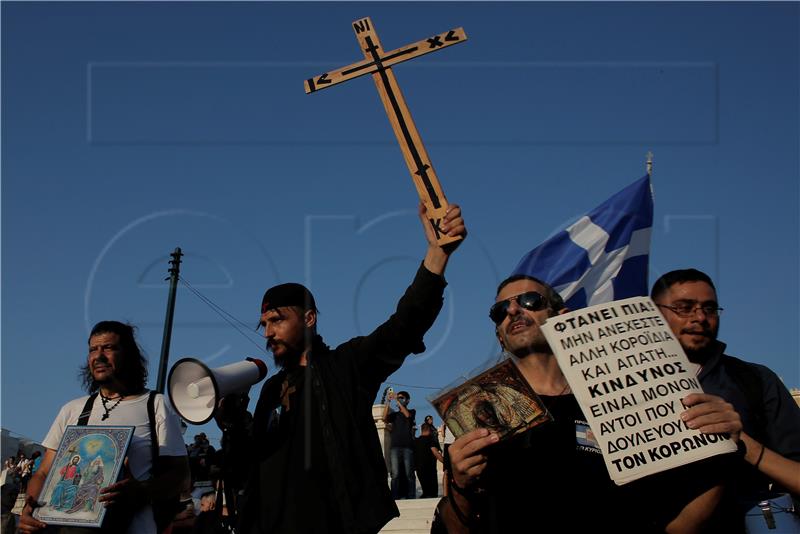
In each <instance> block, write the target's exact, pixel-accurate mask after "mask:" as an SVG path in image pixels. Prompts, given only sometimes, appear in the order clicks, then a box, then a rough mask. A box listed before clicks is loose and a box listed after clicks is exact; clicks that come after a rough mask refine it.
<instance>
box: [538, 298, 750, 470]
mask: <svg viewBox="0 0 800 534" xmlns="http://www.w3.org/2000/svg"><path fill="white" fill-rule="evenodd" d="M542 332H543V333H544V335H545V337H546V338H547V341H548V343H549V344H550V347H551V348H552V349H553V353H554V354H555V355H556V359H557V360H558V365H559V366H560V367H561V370H562V371H563V373H564V376H565V377H566V378H567V381H568V382H569V385H570V387H571V388H572V391H573V393H574V394H575V398H576V399H577V400H578V403H579V404H580V406H581V409H582V410H583V413H584V415H585V416H586V419H587V421H588V422H589V427H590V428H591V429H592V431H593V433H594V435H595V437H596V438H597V441H598V443H599V444H600V448H601V450H602V451H603V458H604V460H605V463H606V467H607V468H608V472H609V474H610V475H611V479H612V480H614V482H616V483H617V484H619V485H621V484H625V483H627V482H631V481H633V480H636V479H638V478H642V477H644V476H647V475H651V474H653V473H658V472H660V471H664V470H667V469H671V468H673V467H677V466H679V465H684V464H688V463H691V462H695V461H697V460H702V459H704V458H708V457H710V456H714V455H716V454H722V453H726V452H732V451H735V450H736V445H735V444H734V443H733V442H732V441H731V440H730V437H729V436H728V435H726V434H702V433H701V432H700V431H698V430H692V429H690V428H689V427H687V426H686V424H685V423H684V422H683V421H682V420H681V418H680V414H681V412H683V411H684V410H685V409H686V408H685V407H684V406H683V404H682V402H681V399H683V398H684V397H686V396H687V395H689V394H690V393H702V392H703V390H702V389H701V388H700V382H699V380H698V379H697V371H698V366H697V365H695V364H693V363H691V362H689V359H688V358H687V357H686V354H685V353H684V352H683V349H682V348H681V346H680V344H679V343H678V341H677V340H676V339H675V338H674V337H673V335H672V331H671V330H670V328H669V325H668V324H667V322H666V320H664V317H663V316H662V315H661V313H660V312H659V311H658V308H657V307H656V306H655V304H654V303H653V301H652V300H650V299H649V298H648V297H634V298H630V299H625V300H620V301H616V302H610V303H604V304H598V305H596V306H590V307H588V308H583V309H581V310H578V311H574V312H571V313H567V314H564V315H557V316H555V317H551V318H550V319H548V320H547V322H546V323H545V324H543V325H542Z"/></svg>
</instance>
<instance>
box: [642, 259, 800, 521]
mask: <svg viewBox="0 0 800 534" xmlns="http://www.w3.org/2000/svg"><path fill="white" fill-rule="evenodd" d="M651 298H652V299H653V301H655V303H656V305H657V306H658V307H659V308H660V309H661V312H662V313H663V314H664V317H665V318H666V319H667V322H668V323H669V325H670V327H671V329H672V331H673V333H674V334H675V337H676V338H677V339H678V341H679V342H680V344H681V346H682V347H683V350H684V351H685V352H686V355H687V356H688V357H689V360H690V361H692V362H694V363H696V364H698V365H701V366H702V370H701V371H700V374H699V379H700V383H701V384H702V386H703V389H704V390H705V391H707V392H710V393H713V394H715V395H719V396H720V397H722V398H724V399H726V400H728V401H729V402H730V403H731V404H733V406H734V407H735V408H736V411H737V412H738V413H739V414H740V416H741V420H742V426H743V431H742V432H741V440H742V442H743V443H744V445H745V446H746V447H747V452H746V454H745V455H744V460H745V462H744V463H742V462H740V463H739V464H738V470H737V475H736V477H735V480H736V482H737V485H736V487H737V493H738V497H739V500H740V503H739V504H740V505H741V507H742V508H743V509H742V511H743V512H744V511H746V510H747V509H750V508H751V507H753V506H754V505H756V503H758V502H759V501H761V500H763V499H764V498H766V497H768V496H769V495H770V494H769V492H768V485H769V484H770V482H772V483H777V484H778V485H779V486H780V487H782V488H783V489H785V490H787V491H789V492H790V493H792V494H794V495H795V496H798V495H800V407H798V406H797V404H796V403H795V402H794V400H793V399H792V396H791V394H790V393H789V391H788V390H787V389H786V387H785V386H784V385H783V383H782V382H781V381H780V379H779V378H778V376H777V375H776V374H775V373H773V372H772V371H771V370H769V369H768V368H766V367H764V366H763V365H758V364H753V363H748V362H744V361H742V360H739V359H738V358H734V357H732V356H728V355H726V354H724V351H725V344H724V343H722V342H720V341H719V340H718V339H717V334H718V332H719V321H720V318H719V316H720V312H721V311H722V308H720V307H719V302H718V300H717V291H716V288H715V287H714V283H713V282H712V281H711V278H710V277H709V276H708V275H706V274H705V273H703V272H701V271H698V270H697V269H680V270H675V271H671V272H669V273H667V274H665V275H663V276H662V277H661V278H659V279H658V280H657V281H656V283H655V284H654V285H653V290H652V292H651Z"/></svg>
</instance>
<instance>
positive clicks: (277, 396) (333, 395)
mask: <svg viewBox="0 0 800 534" xmlns="http://www.w3.org/2000/svg"><path fill="white" fill-rule="evenodd" d="M419 215H420V219H421V221H422V224H423V227H424V231H425V236H426V239H427V243H428V246H427V252H426V254H425V258H424V260H423V262H422V265H420V267H419V269H418V271H417V274H416V276H415V278H414V280H413V282H412V283H411V285H410V286H409V287H408V289H407V290H406V292H405V294H404V295H403V296H402V298H400V301H399V302H398V304H397V309H396V311H395V313H394V314H393V315H392V316H391V317H389V319H388V320H387V321H386V322H384V323H383V324H381V325H380V326H378V327H377V328H376V329H375V330H374V331H373V332H372V333H371V334H369V335H367V336H360V337H356V338H353V339H351V340H350V341H347V342H345V343H342V344H341V345H339V346H338V347H336V348H333V349H332V348H330V347H328V346H327V345H326V344H325V343H324V342H323V341H322V337H320V336H319V334H317V305H316V301H315V300H314V297H313V295H312V294H311V292H310V291H309V290H308V289H306V288H305V287H304V286H302V285H300V284H291V283H290V284H281V285H278V286H275V287H272V288H270V289H268V290H267V292H266V293H265V294H264V297H263V299H262V302H261V319H260V324H261V326H262V327H263V328H264V334H265V337H266V339H267V348H268V349H269V350H270V351H271V352H272V353H273V356H274V358H275V362H276V364H278V366H279V367H280V368H281V370H280V371H279V372H278V373H277V374H276V375H274V376H273V377H271V378H270V379H269V380H267V382H266V383H265V384H264V386H263V387H262V389H261V394H260V396H259V399H258V404H257V406H256V410H255V414H254V418H253V425H252V427H253V428H252V435H247V434H246V433H243V432H242V430H241V428H236V425H229V424H228V423H229V422H231V421H233V420H235V419H236V414H231V413H227V408H228V407H229V403H231V402H235V399H228V398H226V399H223V401H222V406H221V407H220V415H219V420H220V423H221V427H222V428H223V432H225V433H226V434H228V436H229V437H230V439H231V449H230V450H229V451H230V452H229V453H228V454H229V456H230V457H232V458H234V459H236V460H237V461H239V460H242V459H247V462H246V465H244V468H245V470H246V471H247V473H248V475H249V480H248V482H247V483H246V485H245V490H244V495H243V496H242V500H241V517H240V521H239V529H238V530H237V532H240V533H242V534H257V533H258V534H262V533H263V534H266V533H270V534H272V533H291V534H303V533H342V534H345V533H346V534H359V533H375V532H378V531H379V530H380V529H381V528H382V527H383V526H384V525H385V524H386V523H387V522H388V521H389V520H390V519H391V518H393V517H397V516H398V515H399V512H398V510H397V506H396V505H395V503H394V500H393V499H392V497H391V494H390V491H389V485H388V484H387V478H388V474H387V472H386V463H385V461H384V458H383V454H382V451H381V446H380V441H379V439H378V434H377V433H376V432H375V423H374V421H373V418H372V404H373V402H374V400H375V398H376V396H377V394H378V391H379V388H380V386H381V384H382V383H383V382H384V381H385V380H386V379H387V378H388V376H389V375H390V374H392V373H393V372H394V371H396V370H397V369H398V368H399V367H400V366H401V365H402V363H403V361H404V360H405V358H406V356H408V355H409V354H411V353H414V354H419V353H421V352H422V351H424V350H425V345H424V343H423V336H424V334H425V332H427V330H428V329H429V328H430V327H431V326H432V325H433V322H434V320H435V319H436V317H437V315H438V314H439V310H440V309H441V307H442V303H443V292H444V288H445V286H446V282H445V280H444V276H443V275H444V271H445V267H446V265H447V262H448V260H449V258H450V255H451V254H452V252H453V251H454V250H455V248H456V247H457V246H458V244H459V243H460V242H461V240H462V239H463V238H464V237H465V236H466V228H465V226H464V220H463V219H462V218H461V209H460V208H459V207H458V206H456V205H451V206H450V207H449V210H448V212H447V213H446V214H445V216H444V217H443V219H442V222H441V230H442V232H443V233H444V235H447V236H448V237H453V238H458V240H457V241H456V242H454V243H452V244H450V245H447V246H445V247H441V246H439V245H438V244H437V242H436V234H435V232H434V231H433V229H432V228H431V226H430V225H429V224H428V222H427V214H426V211H425V207H424V206H422V205H421V206H420V210H419ZM334 313H336V312H335V311H334ZM240 406H241V405H240ZM239 420H242V418H241V417H239ZM236 434H238V439H237V436H236Z"/></svg>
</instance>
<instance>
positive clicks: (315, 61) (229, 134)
mask: <svg viewBox="0 0 800 534" xmlns="http://www.w3.org/2000/svg"><path fill="white" fill-rule="evenodd" d="M0 9H1V10H2V355H1V357H2V425H3V427H4V428H8V429H10V430H12V431H13V432H16V433H18V434H22V435H25V436H28V437H31V438H34V439H37V440H40V439H42V438H43V437H44V435H45V433H46V432H47V429H48V428H49V425H50V423H51V421H52V419H53V418H54V417H55V415H56V413H57V411H58V408H59V407H60V406H61V405H62V404H63V403H64V402H66V401H67V400H69V399H71V398H74V397H76V396H78V395H79V394H80V393H81V392H80V390H79V382H78V381H77V379H76V375H77V369H78V367H79V365H80V364H81V363H82V362H83V361H84V358H85V352H86V337H87V334H88V329H89V328H90V327H91V325H92V324H93V323H94V322H96V321H99V320H102V319H119V320H126V321H131V322H133V323H134V324H137V325H138V326H139V327H140V341H141V344H142V346H143V347H144V349H145V350H146V352H147V353H148V355H149V357H150V362H151V363H150V369H151V385H154V384H155V378H156V370H157V366H158V358H159V353H160V346H161V335H162V328H163V327H162V325H163V321H164V313H165V307H166V297H167V284H166V282H165V281H164V278H166V276H167V268H168V265H167V261H168V255H169V253H170V252H171V251H172V250H173V249H174V248H175V247H176V246H180V247H181V248H182V249H183V251H184V253H185V254H186V256H185V257H184V263H183V265H182V269H181V273H182V275H183V277H184V278H185V279H186V280H187V281H188V282H189V283H190V284H192V286H194V287H195V288H196V289H197V290H199V291H200V292H202V294H203V295H205V296H206V297H207V298H208V299H211V300H212V301H213V302H214V303H215V304H216V305H218V306H220V307H221V308H222V309H224V310H225V311H226V312H228V313H230V314H232V315H233V316H235V317H236V318H238V319H240V320H241V321H243V322H244V323H246V325H247V328H249V331H248V335H247V336H245V335H244V334H243V333H241V332H240V331H237V330H235V329H234V328H233V327H231V326H230V325H229V324H228V323H226V322H225V321H223V320H222V319H221V318H220V317H219V316H218V315H216V314H215V313H214V311H213V310H212V309H211V308H210V307H208V306H207V305H206V304H204V303H203V302H202V301H201V300H200V299H198V298H197V297H196V296H195V295H194V294H193V293H192V292H190V291H189V290H188V289H187V288H185V287H181V288H180V289H179V291H178V295H177V307H176V314H175V328H174V334H173V338H172V352H171V362H174V361H176V360H177V359H179V358H180V357H183V356H194V357H197V358H200V359H202V360H204V361H207V362H208V363H209V365H211V366H218V365H224V364H226V363H231V362H234V361H238V360H241V359H242V358H244V357H245V356H259V355H260V356H261V357H262V358H264V359H265V361H267V363H268V364H269V365H270V367H271V371H274V366H273V365H272V359H271V357H270V356H269V355H266V354H264V353H263V351H262V349H261V347H262V345H263V343H262V341H261V340H259V338H258V336H257V335H255V334H254V333H253V327H254V326H255V324H256V322H257V316H258V311H259V305H260V299H261V295H262V293H263V291H264V290H265V289H266V288H267V287H269V286H271V285H274V284H276V283H280V282H286V281H299V282H303V283H306V284H307V285H308V286H309V287H310V288H311V289H312V291H313V292H314V294H315V296H316V299H317V302H318V304H319V307H320V309H321V312H322V313H321V315H320V332H321V334H322V335H323V337H324V338H325V339H326V341H327V342H328V343H329V344H334V345H335V344H338V343H340V342H342V341H345V340H346V339H348V338H350V337H352V336H354V335H357V334H365V333H368V332H369V331H370V330H371V329H372V328H374V327H375V326H376V325H377V324H379V323H380V322H381V321H382V320H383V319H385V318H386V317H387V316H388V315H389V314H390V313H391V310H392V309H393V307H394V305H395V303H396V300H397V298H398V297H399V296H400V294H402V291H403V289H404V288H405V286H406V285H407V284H408V283H409V281H410V280H411V277H412V275H413V273H414V271H415V269H416V266H417V263H418V261H419V259H421V257H422V255H423V253H424V248H425V246H424V241H423V237H422V231H421V227H420V225H419V223H418V221H417V220H416V215H415V210H416V203H417V200H416V193H415V190H414V187H413V185H412V182H411V179H410V177H409V175H408V171H407V170H406V167H405V164H404V162H403V160H402V157H401V154H400V151H399V149H398V147H397V144H396V142H395V139H394V136H393V134H392V132H391V129H390V126H389V122H388V120H387V118H386V116H385V113H384V111H383V108H382V105H381V104H380V101H379V98H378V96H377V93H376V91H375V87H374V84H373V83H372V81H371V80H369V79H367V78H359V79H356V80H351V81H349V82H347V83H345V84H342V85H340V86H337V87H333V88H331V89H329V90H326V91H323V92H320V93H316V94H312V95H306V94H305V93H304V91H303V80H305V79H306V78H309V77H311V76H314V75H317V74H321V73H322V72H325V71H328V70H332V69H335V68H338V67H341V66H344V65H346V64H349V63H353V62H356V61H358V60H360V59H361V58H362V56H361V53H360V51H359V50H358V46H357V42H356V39H355V36H354V34H353V31H352V29H351V26H350V24H351V22H352V21H354V20H357V19H359V18H362V17H364V16H369V17H371V18H372V21H373V23H374V25H375V27H376V28H377V31H378V33H379V35H380V38H381V41H382V43H383V46H384V48H385V49H387V50H391V49H394V48H397V47H400V46H402V45H404V44H407V43H411V42H414V41H417V40H420V39H422V38H425V37H428V36H430V35H433V34H436V33H440V32H443V31H446V30H449V29H451V28H456V27H459V26H462V27H464V29H465V30H466V33H467V36H468V41H467V42H466V43H464V44H459V45H458V46H454V47H450V48H447V49H444V50H441V51H438V52H436V53H435V54H428V55H426V56H423V57H420V58H417V59H415V60H413V61H411V62H407V63H403V64H401V65H398V66H396V67H395V68H394V71H395V74H396V76H397V78H398V81H399V83H400V86H401V87H402V89H403V92H404V94H405V97H406V100H407V102H408V105H409V107H410V109H411V112H412V113H413V115H414V119H415V122H416V123H417V126H418V128H419V130H420V133H421V135H422V137H423V139H424V140H425V143H426V147H427V149H428V152H429V154H430V157H431V159H432V161H433V163H434V165H435V168H436V170H437V173H438V175H439V178H440V180H441V182H442V185H443V187H444V190H445V192H446V194H447V197H448V199H449V200H450V201H451V202H456V203H459V204H461V205H462V206H463V209H464V214H465V218H466V220H467V224H468V227H469V230H470V236H469V239H468V240H467V241H466V242H465V243H464V245H463V246H462V247H461V249H460V250H459V251H458V252H457V254H456V255H455V256H454V258H453V259H452V261H451V264H450V267H449V269H448V273H447V278H448V281H449V286H448V289H447V294H446V304H445V308H444V309H443V311H442V314H441V315H440V317H439V319H438V321H437V323H436V325H435V326H434V328H433V329H432V331H431V332H430V333H429V334H428V337H427V339H426V342H427V345H428V348H429V350H428V352H427V353H425V354H424V355H421V356H417V357H414V358H412V359H410V360H409V361H408V362H407V363H406V365H405V366H404V367H403V368H402V369H401V370H400V371H398V372H397V373H395V374H394V375H393V376H392V377H391V378H390V381H391V383H392V384H394V386H395V388H396V389H397V388H400V389H407V390H409V391H410V392H411V395H412V403H411V404H412V407H416V408H417V410H418V412H419V413H433V410H432V408H431V407H430V405H429V404H427V402H426V401H425V400H424V398H425V396H426V395H429V394H430V393H432V392H433V391H434V390H433V389H432V388H435V387H440V386H443V385H445V384H447V383H449V382H452V381H453V380H454V379H455V378H456V377H458V376H459V375H460V374H463V373H465V372H467V371H468V370H470V369H472V368H474V367H476V366H477V365H479V364H480V363H481V362H482V361H484V360H486V359H487V358H488V357H490V356H491V355H493V354H494V353H495V352H496V346H495V342H494V339H493V336H492V326H491V324H490V322H489V320H488V318H487V310H488V307H489V305H490V304H491V302H492V299H493V296H494V288H495V286H496V284H497V282H498V281H499V280H500V279H502V278H503V277H504V276H505V275H506V274H508V273H509V272H510V271H511V269H513V267H514V266H515V265H516V263H517V261H518V260H519V259H520V258H521V257H522V255H523V254H524V253H525V252H527V251H528V250H530V249H531V248H533V247H535V246H536V245H537V244H539V243H540V242H541V241H542V240H544V239H545V238H547V237H548V236H549V235H551V234H553V233H554V232H556V231H558V230H560V229H562V228H563V227H564V226H566V225H568V224H569V223H571V222H573V221H574V220H575V219H576V218H577V217H579V216H580V215H582V214H583V213H585V212H586V211H588V210H590V209H591V208H593V207H594V206H595V205H597V204H599V203H600V202H602V201H603V200H605V199H606V198H607V197H608V196H610V195H611V194H613V193H614V192H616V191H618V190H619V189H621V188H622V187H624V186H625V185H627V184H628V183H630V182H632V181H634V180H635V179H637V178H639V177H641V176H642V175H643V174H644V171H645V165H644V161H645V154H646V153H647V152H648V151H653V153H654V155H655V166H654V173H653V183H654V191H655V223H654V228H653V240H652V252H651V261H650V277H651V282H652V281H653V280H654V279H655V278H656V277H657V276H658V275H660V274H663V273H664V272H666V271H668V270H671V269H674V268H680V267H687V266H695V267H698V268H700V269H703V270H705V271H706V272H708V273H709V274H710V275H711V276H712V277H713V278H714V279H715V281H716V282H717V287H718V290H719V294H720V302H721V305H722V306H724V307H725V312H724V315H723V317H722V327H721V338H722V339H723V340H725V341H726V342H727V343H728V344H729V352H730V353H731V354H735V355H739V356H741V357H743V358H745V359H748V360H751V361H758V362H761V363H764V364H766V365H768V366H769V367H771V368H772V369H774V370H775V371H776V372H777V373H778V374H780V375H781V376H782V377H783V379H784V381H785V382H786V384H787V385H788V386H790V387H798V386H800V346H799V343H798V324H799V323H800V321H799V319H800V317H799V315H798V307H799V306H798V302H799V299H798V296H799V295H798V272H799V271H798V244H799V243H800V240H799V239H798V237H800V236H798V200H799V196H798V169H799V168H800V161H799V156H798V153H799V149H798V146H800V138H799V136H798V124H799V123H800V120H799V119H800V117H799V116H798V115H799V113H798V94H800V86H799V85H798V78H799V77H798V69H799V67H798V65H799V64H800V61H798V60H799V59H800V58H798V50H800V46H798V45H799V44H800V43H799V42H798V28H799V27H800V24H798V4H797V3H722V2H720V3H633V2H630V3H629V2H625V3H613V4H610V3H609V4H607V3H591V4H586V3H558V4H551V3H524V2H515V3H459V2H448V3H370V2H357V3H333V2H329V3H255V2H245V3H235V4H221V3H210V2H208V3H189V2H181V3H102V2H87V3H68V2H59V3H14V2H3V3H2V5H1V6H0ZM240 329H241V330H245V327H244V326H240ZM256 395H257V391H254V392H253V394H252V396H253V397H255V396H256ZM197 430H198V429H190V430H189V432H188V434H189V435H188V436H187V439H190V437H191V434H193V433H196V431H197ZM204 430H206V431H207V432H208V433H209V435H210V436H211V437H212V438H213V437H214V436H216V435H218V434H219V433H218V432H215V430H214V429H213V428H212V427H211V426H208V427H206V428H204Z"/></svg>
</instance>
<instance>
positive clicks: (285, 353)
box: [268, 341, 303, 369]
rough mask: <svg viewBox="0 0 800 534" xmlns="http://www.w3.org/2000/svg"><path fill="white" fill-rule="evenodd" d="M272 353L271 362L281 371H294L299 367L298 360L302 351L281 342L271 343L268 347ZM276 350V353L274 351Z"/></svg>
mask: <svg viewBox="0 0 800 534" xmlns="http://www.w3.org/2000/svg"><path fill="white" fill-rule="evenodd" d="M268 348H269V350H270V351H272V360H273V361H274V362H275V365H276V366H278V367H280V368H281V369H294V368H295V367H298V366H299V365H300V358H301V357H302V356H303V351H300V350H297V349H295V348H294V347H291V346H290V345H288V344H287V343H284V342H283V341H272V342H270V344H269V346H268ZM276 348H278V349H279V350H278V353H276V352H275V349H276Z"/></svg>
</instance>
